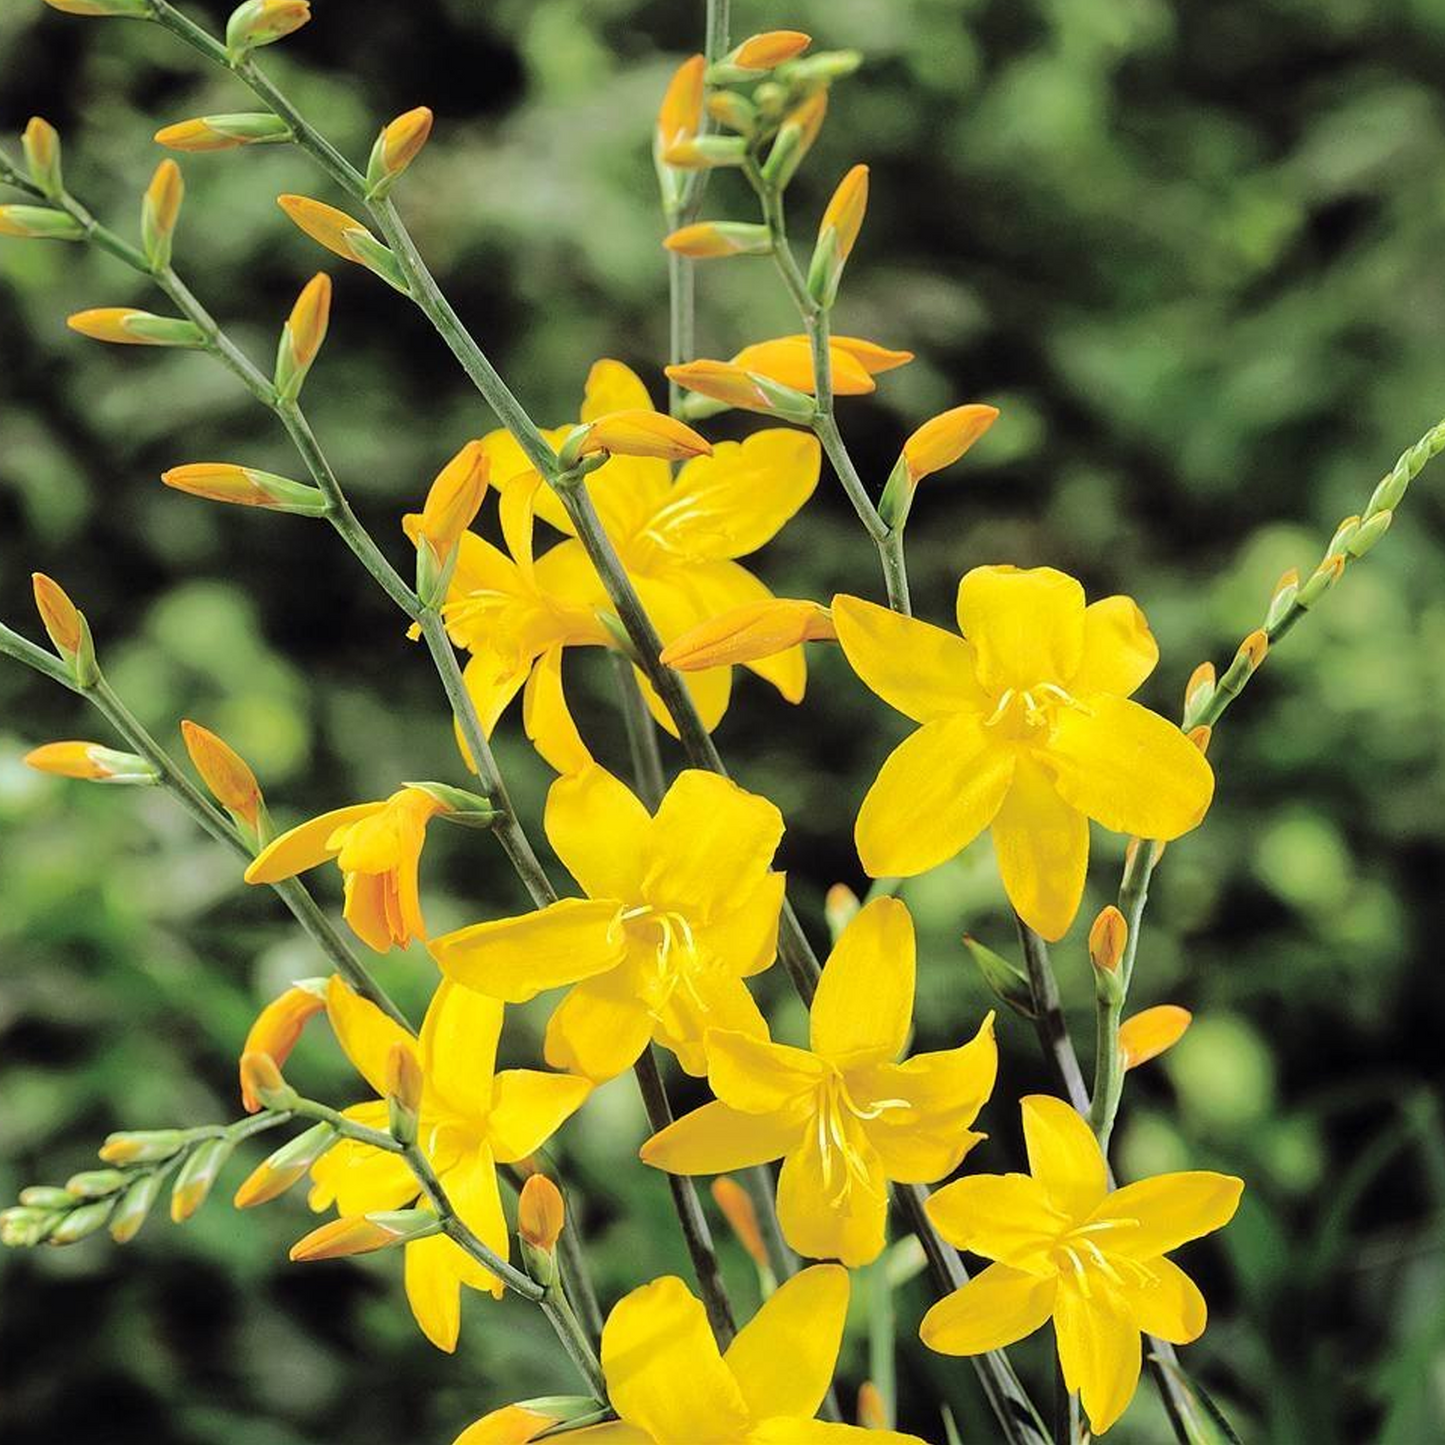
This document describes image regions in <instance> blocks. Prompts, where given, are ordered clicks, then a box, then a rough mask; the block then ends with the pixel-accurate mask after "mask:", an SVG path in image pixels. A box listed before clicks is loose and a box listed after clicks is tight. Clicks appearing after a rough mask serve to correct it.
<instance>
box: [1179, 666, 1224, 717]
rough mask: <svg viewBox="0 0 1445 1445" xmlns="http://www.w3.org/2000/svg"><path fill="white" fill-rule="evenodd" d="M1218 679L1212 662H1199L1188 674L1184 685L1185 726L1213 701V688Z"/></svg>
mask: <svg viewBox="0 0 1445 1445" xmlns="http://www.w3.org/2000/svg"><path fill="white" fill-rule="evenodd" d="M1217 681H1218V679H1217V677H1216V676H1215V673H1214V664H1213V663H1212V662H1201V663H1200V664H1199V666H1198V667H1196V668H1195V669H1194V671H1193V672H1191V673H1190V674H1189V681H1188V682H1187V683H1186V684H1185V685H1184V719H1185V722H1186V724H1188V723H1190V722H1191V721H1192V719H1194V718H1195V717H1197V716H1198V715H1199V713H1200V712H1202V711H1203V710H1204V709H1205V708H1207V707H1208V706H1209V704H1210V703H1211V702H1213V701H1214V688H1215V684H1216V683H1217Z"/></svg>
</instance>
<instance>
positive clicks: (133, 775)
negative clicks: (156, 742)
mask: <svg viewBox="0 0 1445 1445" xmlns="http://www.w3.org/2000/svg"><path fill="white" fill-rule="evenodd" d="M24 761H25V765H26V766H27V767H30V768H34V769H35V771H36V772H37V773H50V774H51V775H52V776H54V777H57V778H79V779H82V780H83V781H85V782H88V783H119V784H139V785H142V786H148V785H150V784H154V783H156V782H158V781H159V776H158V774H157V773H156V770H155V768H154V767H152V766H151V764H150V763H148V762H147V761H146V760H145V759H144V758H142V757H138V756H137V755H136V754H135V753H123V752H119V751H117V750H116V749H115V748H107V747H103V746H102V745H101V744H100V743H87V742H64V743H46V744H44V746H42V747H38V748H34V749H32V750H31V751H30V752H28V753H26V754H25V759H24Z"/></svg>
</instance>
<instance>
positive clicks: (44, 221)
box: [0, 205, 85, 241]
mask: <svg viewBox="0 0 1445 1445" xmlns="http://www.w3.org/2000/svg"><path fill="white" fill-rule="evenodd" d="M0 236H18V237H20V238H22V239H23V240H27V241H83V240H84V239H85V227H84V226H82V225H81V224H80V222H79V221H77V220H76V219H75V217H74V216H72V215H70V214H69V213H68V212H66V211H57V210H56V209H54V207H52V206H23V205H22V206H0Z"/></svg>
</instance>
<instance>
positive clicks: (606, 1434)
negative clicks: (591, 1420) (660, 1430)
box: [457, 1420, 656, 1445]
mask: <svg viewBox="0 0 1445 1445" xmlns="http://www.w3.org/2000/svg"><path fill="white" fill-rule="evenodd" d="M567 1433H568V1434H569V1435H571V1436H572V1440H570V1441H568V1445H573V1442H575V1445H656V1442H655V1441H654V1440H653V1438H652V1436H651V1435H649V1434H648V1433H647V1432H646V1431H645V1430H639V1429H638V1428H637V1426H636V1425H629V1424H628V1423H627V1422H626V1421H625V1420H604V1421H603V1422H602V1424H600V1425H588V1426H586V1428H584V1429H582V1430H569V1431H568V1432H567ZM457 1445H462V1442H461V1441H460V1440H459V1441H457Z"/></svg>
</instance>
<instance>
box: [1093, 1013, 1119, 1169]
mask: <svg viewBox="0 0 1445 1445" xmlns="http://www.w3.org/2000/svg"><path fill="white" fill-rule="evenodd" d="M1094 1013H1095V1039H1094V1050H1095V1052H1094V1090H1093V1096H1092V1099H1091V1100H1090V1104H1089V1123H1090V1125H1091V1126H1092V1128H1093V1130H1094V1133H1095V1134H1096V1135H1097V1136H1098V1140H1099V1148H1100V1149H1102V1150H1103V1151H1104V1156H1105V1157H1106V1158H1107V1157H1108V1154H1109V1139H1110V1137H1111V1136H1112V1134H1113V1132H1114V1120H1115V1118H1116V1117H1117V1116H1118V1113H1119V1100H1120V1098H1121V1097H1122V1096H1123V1092H1124V1059H1123V1056H1122V1055H1121V1054H1120V1052H1119V1023H1120V1021H1121V1020H1122V1019H1123V1017H1124V1000H1123V998H1122V997H1120V998H1115V999H1106V998H1103V997H1101V998H1099V1000H1098V1002H1097V1004H1096V1007H1095V1011H1094Z"/></svg>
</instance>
